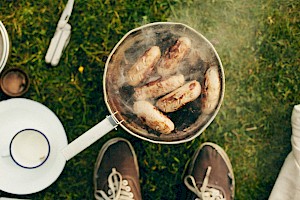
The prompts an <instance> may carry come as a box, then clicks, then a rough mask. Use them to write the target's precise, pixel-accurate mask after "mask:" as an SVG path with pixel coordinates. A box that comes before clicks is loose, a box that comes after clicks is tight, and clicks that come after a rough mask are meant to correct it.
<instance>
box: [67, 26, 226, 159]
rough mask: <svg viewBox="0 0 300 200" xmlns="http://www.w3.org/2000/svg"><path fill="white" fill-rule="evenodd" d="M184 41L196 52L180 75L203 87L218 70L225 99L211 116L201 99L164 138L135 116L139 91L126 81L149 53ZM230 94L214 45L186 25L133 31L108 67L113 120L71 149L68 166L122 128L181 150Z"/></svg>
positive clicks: (178, 113)
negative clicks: (209, 72)
mask: <svg viewBox="0 0 300 200" xmlns="http://www.w3.org/2000/svg"><path fill="white" fill-rule="evenodd" d="M181 36H185V37H188V38H190V40H191V43H192V47H191V51H190V53H189V54H188V55H187V56H186V57H185V58H184V60H183V61H182V64H181V66H182V67H181V68H180V73H182V74H183V75H184V77H185V79H186V81H188V80H194V79H196V80H197V81H199V82H200V83H203V82H204V73H205V71H206V70H207V69H208V68H209V67H211V66H217V67H218V73H219V79H220V83H221V86H220V95H219V99H218V104H217V106H216V108H215V110H214V111H213V112H212V113H210V114H203V113H201V109H200V108H201V98H202V96H201V95H200V97H199V98H198V99H196V100H195V101H193V102H191V103H188V104H187V105H185V106H184V107H183V108H182V109H180V110H178V111H176V112H174V113H171V114H168V117H169V118H170V119H171V120H173V122H174V124H175V130H174V131H173V132H172V133H170V134H161V133H158V132H156V131H154V130H152V129H151V128H149V127H147V126H146V125H145V124H144V123H143V122H142V120H141V119H139V118H138V117H137V116H136V115H135V114H134V113H133V112H132V105H133V103H134V98H133V97H132V93H133V87H132V86H128V84H126V81H125V78H124V77H125V73H126V71H127V70H128V69H129V68H130V67H131V66H132V65H133V64H134V62H136V60H137V59H138V58H139V57H140V56H141V55H142V54H143V53H144V52H145V51H146V50H147V49H149V47H151V46H154V45H157V46H159V47H160V49H161V51H162V52H164V51H166V50H167V49H168V48H169V47H170V46H171V45H173V44H174V43H175V42H176V40H177V39H178V38H179V37H181ZM152 76H155V74H154V75H152ZM150 79H151V77H150ZM224 90H225V77H224V71H223V67H222V63H221V60H220V58H219V56H218V54H217V52H216V50H215V48H214V47H213V45H212V44H211V43H210V42H209V41H208V40H207V39H206V38H205V37H204V36H203V35H201V34H200V33H198V32H197V31H196V30H194V29H193V28H191V27H189V26H187V25H185V24H182V23H174V22H156V23H150V24H146V25H143V26H141V27H139V28H136V29H133V30H131V31H129V32H128V33H127V34H126V35H125V36H124V37H123V38H122V39H121V40H120V41H119V42H118V43H117V44H116V46H115V47H114V49H113V50H112V51H111V53H110V55H109V57H108V59H107V61H106V64H105V71H104V78H103V91H104V99H105V103H106V106H107V108H108V110H109V112H110V115H109V116H108V117H107V118H106V119H104V120H103V121H101V122H100V123H99V124H97V125H95V126H94V127H93V128H91V129H90V130H88V131H87V132H86V133H85V134H83V135H81V136H80V137H79V138H77V139H76V140H74V141H73V142H72V143H71V144H69V145H68V146H67V147H66V148H65V149H64V150H63V153H64V155H65V157H66V159H67V160H68V159H70V158H72V157H73V156H75V155H76V154H77V153H79V152H80V151H82V150H83V149H85V148H86V147H87V146H89V145H90V144H92V143H93V142H95V141H96V140H98V139H99V138H101V137H102V136H104V135H105V134H107V133H108V132H110V131H111V130H113V129H114V128H116V127H117V126H121V127H122V128H123V129H124V130H125V131H126V132H128V133H130V134H132V135H133V136H135V137H138V138H140V139H143V140H146V141H149V142H153V143H160V144H179V143H183V142H187V141H190V140H192V139H194V138H196V137H197V136H199V135H200V134H201V133H202V132H203V131H204V130H205V129H206V128H207V127H208V126H209V124H210V123H211V122H212V121H213V119H214V118H215V116H216V115H217V113H218V111H219V109H220V106H221V103H222V101H223V97H224Z"/></svg>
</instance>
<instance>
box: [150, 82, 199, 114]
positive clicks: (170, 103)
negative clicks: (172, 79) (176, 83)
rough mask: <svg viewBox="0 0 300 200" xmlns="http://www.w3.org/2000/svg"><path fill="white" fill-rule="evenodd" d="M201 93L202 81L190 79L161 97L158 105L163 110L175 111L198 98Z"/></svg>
mask: <svg viewBox="0 0 300 200" xmlns="http://www.w3.org/2000/svg"><path fill="white" fill-rule="evenodd" d="M200 94H201V86H200V83H199V82H198V81H196V80H194V81H190V82H188V83H186V84H185V85H183V86H181V87H180V88H178V89H177V90H174V91H173V92H171V93H169V94H167V95H166V96H164V97H162V98H160V99H159V100H158V101H157V102H156V106H157V107H158V108H159V109H160V110H161V111H163V112H167V113H168V112H174V111H176V110H178V109H179V108H181V107H182V106H184V105H185V104H187V103H189V102H191V101H194V100H195V99H197V98H198V97H199V95H200Z"/></svg>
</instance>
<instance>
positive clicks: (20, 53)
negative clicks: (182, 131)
mask: <svg viewBox="0 0 300 200" xmlns="http://www.w3.org/2000/svg"><path fill="white" fill-rule="evenodd" d="M65 3H66V1H62V0H60V1H50V0H43V1H25V0H18V1H10V0H6V1H5V0H3V1H1V2H0V19H1V21H2V22H3V23H4V25H5V26H6V28H7V31H8V33H9V35H10V39H11V41H12V50H11V54H10V58H9V62H8V64H7V65H6V67H7V68H9V67H20V68H22V69H24V70H26V71H27V72H28V73H29V75H30V79H31V86H30V89H29V92H28V93H26V95H25V96H24V97H25V98H29V99H33V100H35V101H38V102H41V103H43V104H44V105H46V106H48V107H49V108H50V109H51V110H53V111H54V112H55V114H56V115H57V116H58V117H59V118H60V120H61V121H62V123H63V125H64V127H65V130H66V132H67V135H68V140H69V141H72V140H74V139H75V138H77V137H78V136H79V135H81V134H82V133H83V132H85V131H86V130H88V129H89V128H91V127H92V126H93V125H94V124H96V123H97V122H99V121H101V120H102V119H103V118H104V117H105V116H106V115H108V113H109V112H108V110H107V108H106V105H105V103H104V99H103V95H102V77H103V71H104V65H105V60H106V58H107V56H108V54H109V52H110V51H111V50H112V48H113V47H114V45H115V44H116V43H117V42H118V41H119V40H120V39H121V38H122V36H123V35H124V34H125V33H127V32H128V31H129V30H131V29H133V28H135V27H138V26H140V25H142V24H146V23H149V22H155V21H179V22H183V23H186V24H188V25H190V26H192V27H193V28H195V29H196V30H198V31H199V32H201V33H202V34H203V35H205V36H206V37H207V38H208V39H209V40H210V41H211V42H212V43H213V44H214V46H215V47H216V49H217V51H218V53H219V55H220V57H221V59H222V62H223V67H224V70H225V76H226V92H225V98H224V102H223V105H222V107H221V110H220V112H219V114H218V115H217V117H216V119H215V120H214V121H213V123H212V124H211V125H210V126H209V127H208V128H207V130H206V131H205V132H204V133H202V134H201V136H200V137H198V138H196V139H194V140H193V141H190V142H187V143H185V144H180V145H157V144H152V143H149V142H145V141H142V140H140V139H137V138H134V137H133V136H131V135H129V134H128V133H126V132H125V131H124V130H122V129H121V128H119V129H118V130H115V131H113V132H111V133H109V134H108V135H106V136H104V137H103V138H102V139H100V140H99V141H97V142H96V143H95V144H93V145H92V146H91V147H89V148H88V149H86V150H85V151H83V152H82V153H80V154H79V155H77V156H76V157H74V158H73V159H72V160H70V161H68V162H67V164H66V166H65V169H64V171H63V173H62V174H61V176H60V177H59V179H58V180H57V181H56V182H55V183H54V184H52V185H51V186H50V187H48V188H46V189H45V190H43V191H41V192H38V193H36V194H32V195H26V196H22V197H24V198H31V199H93V185H92V183H93V182H92V176H93V168H94V162H95V160H96V157H97V154H98V151H99V149H100V148H101V146H102V145H103V144H104V143H105V142H106V141H107V140H108V139H110V138H113V137H116V136H120V137H125V138H127V139H129V140H130V141H131V142H132V144H133V146H134V147H135V150H136V153H137V155H138V160H139V166H140V172H141V187H142V192H143V197H144V199H175V198H176V191H177V189H178V185H180V184H181V183H182V173H183V171H184V169H185V167H186V163H187V161H188V160H189V159H190V157H191V156H192V154H193V153H194V151H195V149H196V148H197V147H198V146H199V145H200V144H201V143H202V142H205V141H211V142H215V143H217V144H219V145H220V146H222V147H223V148H224V149H225V150H226V152H227V153H228V155H229V157H230V159H231V161H232V164H233V168H234V173H235V178H236V199H267V198H268V196H269V194H270V192H271V190H272V187H273V185H274V183H275V180H276V177H277V175H278V173H279V171H280V168H281V166H282V164H283V162H284V159H285V157H286V155H287V154H288V153H289V151H290V150H291V145H290V136H291V126H290V116H291V111H292V108H293V105H295V104H299V99H300V92H299V91H300V88H299V87H300V68H299V65H300V60H299V58H300V35H299V32H300V27H299V20H300V16H299V15H300V14H299V10H300V3H299V2H298V1H296V0H285V1H283V0H264V1H262V2H261V1H258V0H254V1H246V0H240V1H228V0H218V1H214V0H203V1H200V0H194V1H192V0H189V1H186V2H185V3H182V2H181V1H177V0H174V1H170V0H155V1H143V0H138V1H130V0H121V1H102V0H90V1H83V0H78V1H75V6H74V11H73V13H72V16H71V18H70V24H71V25H72V37H71V41H70V44H69V45H68V47H67V48H66V51H65V52H64V54H63V57H62V59H61V62H60V64H59V65H58V66H57V67H51V66H48V65H46V64H45V62H44V56H45V53H46V50H47V48H48V44H49V42H50V39H51V37H52V36H53V33H54V31H55V27H56V23H57V21H58V19H59V17H60V14H61V12H62V11H63V9H64V6H65ZM81 66H82V67H83V68H84V70H83V72H80V71H79V70H78V69H79V67H81ZM0 97H1V100H4V99H7V97H5V96H4V95H1V96H0ZM0 196H7V197H16V196H15V195H12V194H7V193H5V192H1V191H0Z"/></svg>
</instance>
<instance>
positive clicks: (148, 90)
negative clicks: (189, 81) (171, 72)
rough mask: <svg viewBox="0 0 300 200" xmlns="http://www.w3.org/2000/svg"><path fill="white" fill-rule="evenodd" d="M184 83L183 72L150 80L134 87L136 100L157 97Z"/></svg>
mask: <svg viewBox="0 0 300 200" xmlns="http://www.w3.org/2000/svg"><path fill="white" fill-rule="evenodd" d="M183 84H184V76H183V75H182V74H180V75H175V76H170V77H169V78H166V79H159V80H156V81H153V82H150V83H148V84H146V85H144V86H141V87H137V88H134V94H133V95H134V98H135V99H136V100H145V99H148V98H156V97H160V96H162V95H165V94H168V93H169V92H171V91H173V90H175V89H177V88H179V87H180V86H182V85H183Z"/></svg>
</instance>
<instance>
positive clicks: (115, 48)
mask: <svg viewBox="0 0 300 200" xmlns="http://www.w3.org/2000/svg"><path fill="white" fill-rule="evenodd" d="M156 25H179V26H183V27H185V28H187V29H189V30H190V31H192V32H194V33H195V34H197V35H199V36H200V37H201V38H202V39H203V40H204V41H205V42H206V44H208V45H209V47H210V48H211V50H213V53H214V55H215V56H216V59H217V61H218V64H219V71H220V76H221V79H220V80H221V87H222V89H221V93H220V97H219V103H218V105H217V107H216V108H215V111H214V113H213V114H212V115H211V116H210V117H209V119H208V121H207V122H206V123H205V124H204V125H203V126H202V127H201V128H200V129H199V130H197V132H196V133H195V134H193V135H191V136H189V137H187V138H183V139H176V140H174V141H163V140H155V139H151V138H148V137H146V136H142V135H140V134H138V133H135V132H133V131H132V130H130V129H129V128H127V127H126V126H125V125H124V124H123V123H122V122H120V120H118V119H117V117H116V116H115V112H116V111H114V110H112V108H111V105H110V104H109V100H108V95H107V86H106V77H107V70H108V67H109V62H110V60H111V59H112V56H113V55H114V54H115V52H116V50H117V49H118V48H119V46H120V45H121V44H122V43H123V42H124V40H125V39H126V38H127V37H128V36H129V35H131V34H132V33H134V32H136V31H139V30H142V29H145V28H148V27H151V26H156ZM103 93H104V101H105V104H106V106H107V108H108V110H109V112H110V114H111V115H112V116H113V118H114V120H116V122H120V123H119V124H120V126H121V127H122V128H123V129H124V130H125V131H126V132H128V133H130V134H131V135H133V136H135V137H137V138H140V139H142V140H145V141H148V142H152V143H157V144H180V143H185V142H188V141H191V140H193V139H195V138H196V137H198V136H200V135H201V133H202V132H203V131H205V129H206V128H207V127H208V126H209V125H210V124H211V123H212V121H213V120H214V119H215V117H216V115H217V114H218V112H219V110H220V107H221V105H222V102H223V99H224V95H225V73H224V69H223V65H222V62H221V59H220V57H219V54H218V53H217V51H216V49H215V47H214V46H213V45H212V44H211V42H210V41H209V40H208V39H207V38H206V37H204V36H203V35H202V34H201V33H200V32H198V31H196V30H195V29H193V28H192V27H190V26H188V25H186V24H183V23H180V22H153V23H149V24H145V25H142V26H140V27H137V28H134V29H132V30H130V31H128V32H127V33H126V34H125V35H124V36H123V37H122V38H121V40H119V42H118V43H117V44H116V45H115V46H114V48H113V49H112V51H111V52H110V54H109V56H108V58H107V60H106V63H105V69H104V74H103Z"/></svg>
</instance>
